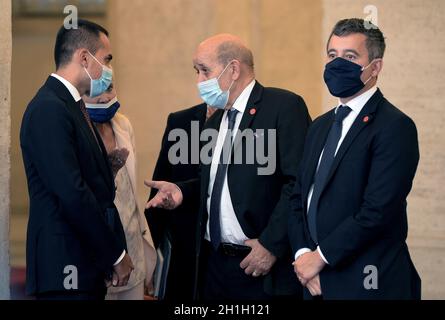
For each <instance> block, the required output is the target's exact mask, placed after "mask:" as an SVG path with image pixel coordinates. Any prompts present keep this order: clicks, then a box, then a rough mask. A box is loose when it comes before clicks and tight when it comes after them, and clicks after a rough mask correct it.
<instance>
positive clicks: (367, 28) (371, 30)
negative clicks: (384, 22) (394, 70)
mask: <svg viewBox="0 0 445 320" xmlns="http://www.w3.org/2000/svg"><path fill="white" fill-rule="evenodd" d="M353 33H361V34H364V35H365V36H366V48H367V49H368V56H369V61H372V60H374V59H377V58H383V55H384V53H385V48H386V44H385V37H384V36H383V33H382V31H380V29H379V28H378V27H377V26H376V25H374V24H373V23H372V22H370V21H365V20H363V19H357V18H351V19H343V20H340V21H339V22H337V24H336V25H335V26H334V29H332V32H331V35H330V36H329V39H328V45H329V41H331V38H332V36H333V35H336V36H338V37H344V36H348V35H350V34H353Z"/></svg>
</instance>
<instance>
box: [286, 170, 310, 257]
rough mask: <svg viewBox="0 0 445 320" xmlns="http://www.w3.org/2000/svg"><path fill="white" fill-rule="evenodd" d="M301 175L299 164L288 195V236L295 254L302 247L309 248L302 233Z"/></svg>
mask: <svg viewBox="0 0 445 320" xmlns="http://www.w3.org/2000/svg"><path fill="white" fill-rule="evenodd" d="M301 177H302V166H300V168H299V170H298V174H297V178H296V180H295V186H294V189H293V192H292V195H291V197H290V207H291V211H290V214H289V226H288V236H289V241H290V244H291V247H292V253H293V254H295V253H296V252H297V251H298V250H300V249H302V248H310V246H309V243H307V240H306V238H305V234H304V232H305V231H304V219H303V214H304V213H303V212H304V206H303V201H304V200H303V199H302V198H301V197H302V192H301Z"/></svg>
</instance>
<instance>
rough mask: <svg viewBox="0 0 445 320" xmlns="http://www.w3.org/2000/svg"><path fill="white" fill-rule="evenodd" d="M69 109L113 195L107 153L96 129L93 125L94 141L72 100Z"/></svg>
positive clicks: (76, 105) (76, 104)
mask: <svg viewBox="0 0 445 320" xmlns="http://www.w3.org/2000/svg"><path fill="white" fill-rule="evenodd" d="M69 107H70V108H71V110H72V111H73V113H74V115H75V117H76V118H77V121H78V122H79V127H80V129H81V130H82V131H83V132H84V135H85V137H86V138H87V140H88V143H89V144H90V147H91V151H92V152H93V154H94V157H95V158H96V160H97V163H98V166H99V168H100V171H101V172H102V175H103V176H104V178H105V179H106V180H107V185H108V186H112V188H111V189H110V191H111V192H112V193H113V192H114V180H113V174H112V172H111V168H110V165H109V162H108V155H107V151H106V149H105V146H104V144H103V142H102V139H101V137H100V134H99V132H98V131H97V129H96V127H95V126H94V125H93V130H94V133H95V135H96V137H97V140H96V138H95V137H94V135H93V133H92V132H91V129H90V127H89V126H88V123H87V122H86V120H85V117H84V116H83V114H82V111H80V108H79V105H78V103H76V102H75V101H74V100H73V102H71V101H70V102H69ZM98 144H99V145H98Z"/></svg>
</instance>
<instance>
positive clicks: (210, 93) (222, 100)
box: [198, 62, 234, 109]
mask: <svg viewBox="0 0 445 320" xmlns="http://www.w3.org/2000/svg"><path fill="white" fill-rule="evenodd" d="M230 63H231V62H229V64H228V65H227V66H226V67H225V68H224V70H223V71H222V72H221V74H220V75H219V76H218V78H212V79H209V80H206V81H202V82H200V83H198V90H199V95H200V96H201V99H202V100H204V102H205V103H207V104H208V105H209V106H210V107H213V108H218V109H224V108H225V106H226V105H227V102H228V101H229V93H230V89H231V88H232V85H233V83H234V81H232V84H231V85H230V87H229V89H228V90H227V91H222V90H221V87H220V86H219V83H218V80H219V78H221V76H222V75H223V73H224V72H225V71H226V70H227V68H228V67H229V65H230Z"/></svg>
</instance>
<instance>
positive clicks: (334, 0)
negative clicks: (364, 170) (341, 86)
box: [323, 0, 445, 299]
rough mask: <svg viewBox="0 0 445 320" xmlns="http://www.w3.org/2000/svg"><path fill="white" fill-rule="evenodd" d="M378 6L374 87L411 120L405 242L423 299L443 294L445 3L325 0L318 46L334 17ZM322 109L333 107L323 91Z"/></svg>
mask: <svg viewBox="0 0 445 320" xmlns="http://www.w3.org/2000/svg"><path fill="white" fill-rule="evenodd" d="M368 4H373V5H375V6H376V7H377V9H378V24H379V27H380V28H381V29H382V31H383V32H384V35H385V37H386V41H387V51H386V54H385V58H384V68H383V71H382V75H381V78H380V79H379V84H378V86H379V87H380V88H381V89H382V92H383V94H384V95H385V96H386V98H387V99H388V100H390V101H391V102H392V103H393V104H394V105H396V106H397V107H398V108H400V109H401V110H402V111H404V112H405V113H407V114H408V115H409V116H410V117H411V118H412V119H413V120H414V122H415V123H416V125H417V130H418V134H419V144H420V163H419V167H418V170H417V175H416V178H415V180H414V186H413V190H412V192H411V194H410V196H409V198H408V218H409V236H408V244H409V246H410V251H411V253H412V258H413V260H414V263H415V265H416V267H417V269H418V271H419V273H420V276H421V278H422V291H423V292H422V293H423V298H425V299H439V298H440V299H444V298H445V277H443V270H445V197H444V191H445V188H444V181H445V169H444V168H445V147H444V146H445V130H444V127H445V112H444V105H443V99H442V96H443V93H444V92H445V82H444V81H443V79H444V74H445V60H444V52H445V36H444V35H445V24H444V23H443V21H444V17H445V1H442V0H422V1H419V0H404V1H400V0H384V1H383V0H373V1H368V0H324V1H323V7H324V16H323V45H325V41H326V39H327V37H328V35H329V33H330V31H331V29H332V27H333V26H334V24H335V22H336V21H337V20H339V19H342V18H346V17H353V16H355V17H363V18H365V17H366V16H367V14H365V13H363V8H364V7H365V6H366V5H368ZM323 101H324V103H323V107H324V108H325V109H326V110H327V109H328V108H329V107H332V106H334V105H335V100H333V99H330V98H329V94H328V92H327V90H325V91H324V99H323Z"/></svg>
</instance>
